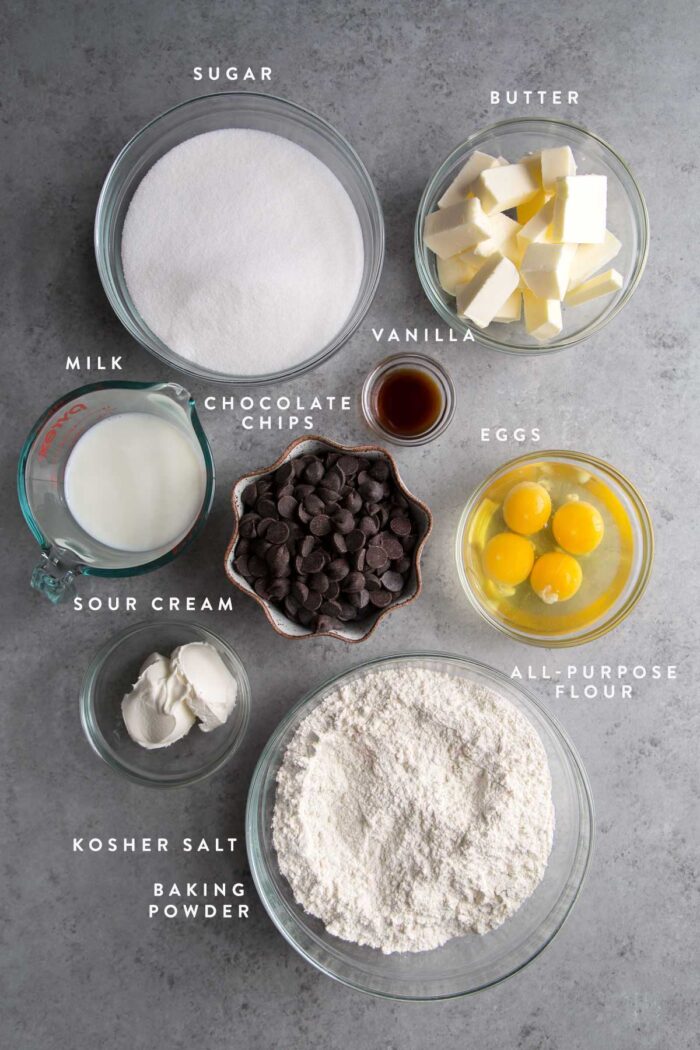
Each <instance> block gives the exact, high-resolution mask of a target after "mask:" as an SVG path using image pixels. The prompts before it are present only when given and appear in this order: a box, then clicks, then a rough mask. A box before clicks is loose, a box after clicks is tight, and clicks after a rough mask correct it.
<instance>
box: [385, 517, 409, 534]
mask: <svg viewBox="0 0 700 1050" xmlns="http://www.w3.org/2000/svg"><path fill="white" fill-rule="evenodd" d="M389 528H390V529H391V531H392V532H393V533H394V534H395V535H396V536H408V535H409V534H410V532H411V522H410V521H409V519H408V518H406V517H404V516H403V515H402V516H401V517H394V518H392V519H391V520H390V522H389Z"/></svg>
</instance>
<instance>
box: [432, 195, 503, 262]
mask: <svg viewBox="0 0 700 1050" xmlns="http://www.w3.org/2000/svg"><path fill="white" fill-rule="evenodd" d="M490 235H491V226H490V223H489V220H488V219H487V217H486V216H485V215H484V211H483V208H482V207H481V202H480V201H479V200H478V199H477V198H476V197H471V198H470V199H469V200H466V201H460V203H459V204H453V205H452V206H451V207H449V208H442V209H441V210H439V211H434V212H433V213H432V214H431V215H428V216H427V217H426V220H425V225H424V227H423V240H424V241H425V243H426V244H427V246H428V248H430V250H431V252H435V254H436V255H439V256H440V258H441V259H449V258H450V256H451V255H457V253H458V252H463V251H465V250H466V249H467V248H472V247H473V246H474V245H475V244H478V242H479V241H485V240H486V238H487V237H489V236H490Z"/></svg>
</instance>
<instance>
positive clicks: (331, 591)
mask: <svg viewBox="0 0 700 1050" xmlns="http://www.w3.org/2000/svg"><path fill="white" fill-rule="evenodd" d="M339 594H340V584H339V583H338V581H337V580H329V581H328V590H327V591H326V594H325V597H326V598H327V599H328V600H329V601H330V600H332V599H333V598H337V597H338V595H339Z"/></svg>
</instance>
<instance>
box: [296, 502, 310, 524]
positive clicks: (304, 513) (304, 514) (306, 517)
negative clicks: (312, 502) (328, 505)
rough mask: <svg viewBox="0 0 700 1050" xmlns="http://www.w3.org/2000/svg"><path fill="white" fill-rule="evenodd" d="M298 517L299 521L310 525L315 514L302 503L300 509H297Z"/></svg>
mask: <svg viewBox="0 0 700 1050" xmlns="http://www.w3.org/2000/svg"><path fill="white" fill-rule="evenodd" d="M297 517H298V519H299V521H300V522H302V524H304V525H308V524H309V522H310V521H311V519H312V518H313V514H309V512H308V510H307V509H306V507H305V506H304V504H303V503H300V504H299V509H298V510H297Z"/></svg>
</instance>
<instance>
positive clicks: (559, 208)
mask: <svg viewBox="0 0 700 1050" xmlns="http://www.w3.org/2000/svg"><path fill="white" fill-rule="evenodd" d="M503 170H504V171H505V168H504V169H503ZM607 194H608V180H607V178H606V176H605V175H570V176H567V177H566V178H563V179H557V183H556V192H555V194H554V218H553V219H552V238H553V239H554V240H555V241H557V242H558V243H563V242H566V243H569V244H602V243H603V241H604V240H605V212H606V207H607Z"/></svg>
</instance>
